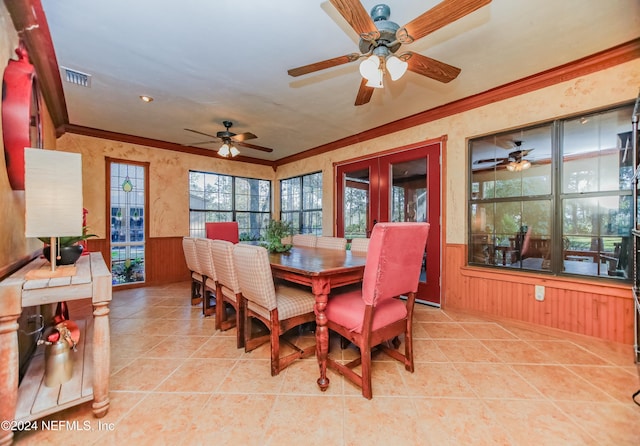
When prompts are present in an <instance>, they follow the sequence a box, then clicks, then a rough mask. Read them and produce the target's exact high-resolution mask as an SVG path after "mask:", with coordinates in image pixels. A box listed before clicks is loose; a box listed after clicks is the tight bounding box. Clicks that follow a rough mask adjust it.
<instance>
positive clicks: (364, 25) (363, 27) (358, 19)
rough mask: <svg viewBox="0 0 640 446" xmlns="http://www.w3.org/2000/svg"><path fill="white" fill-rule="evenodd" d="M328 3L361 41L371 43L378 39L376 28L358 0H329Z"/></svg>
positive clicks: (378, 34)
mask: <svg viewBox="0 0 640 446" xmlns="http://www.w3.org/2000/svg"><path fill="white" fill-rule="evenodd" d="M330 2H331V4H332V5H333V6H334V8H336V9H337V10H338V12H339V13H340V15H341V16H342V17H344V19H345V20H346V21H347V23H349V25H351V28H353V29H354V31H355V32H357V33H358V35H359V36H360V37H361V38H362V39H363V40H367V41H372V40H377V39H378V37H380V33H379V32H378V28H376V25H375V23H373V19H372V18H371V16H370V15H369V14H367V10H366V9H364V6H362V3H360V0H330Z"/></svg>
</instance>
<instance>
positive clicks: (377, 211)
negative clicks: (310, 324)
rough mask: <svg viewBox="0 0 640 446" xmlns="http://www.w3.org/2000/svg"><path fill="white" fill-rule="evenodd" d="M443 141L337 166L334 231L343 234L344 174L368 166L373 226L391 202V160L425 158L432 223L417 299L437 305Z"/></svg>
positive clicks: (429, 214) (370, 214) (428, 212)
mask: <svg viewBox="0 0 640 446" xmlns="http://www.w3.org/2000/svg"><path fill="white" fill-rule="evenodd" d="M441 151H442V142H441V141H439V140H438V141H437V142H433V141H431V142H429V143H421V144H419V145H415V144H414V145H411V146H407V147H403V148H400V149H398V150H394V151H393V152H387V153H383V154H380V155H379V156H377V157H375V158H368V159H365V160H358V161H354V162H353V163H342V164H340V165H338V166H336V169H335V172H336V175H335V178H336V235H337V236H339V237H342V236H344V206H343V204H344V202H343V199H344V174H345V173H346V172H351V171H354V170H361V169H364V168H368V169H369V175H370V176H369V179H370V189H369V199H370V202H369V222H368V224H369V226H368V227H367V230H370V229H371V228H372V227H373V222H374V220H376V221H388V216H389V212H390V209H389V203H390V198H389V197H390V196H389V194H390V188H389V181H390V178H389V176H390V170H391V169H390V166H391V165H392V164H396V163H401V162H405V161H412V160H418V159H421V158H423V159H425V161H426V163H427V184H426V188H427V197H428V205H427V221H428V222H429V223H430V224H431V229H430V230H429V238H428V240H427V265H426V267H427V268H426V269H427V282H426V283H424V282H420V286H419V288H418V299H420V300H422V301H425V302H428V303H432V304H436V305H439V304H440V302H441V299H440V295H441V291H440V265H441V261H440V258H441V251H442V250H441V248H442V242H441V224H440V221H441V195H442V194H441V181H440V158H441Z"/></svg>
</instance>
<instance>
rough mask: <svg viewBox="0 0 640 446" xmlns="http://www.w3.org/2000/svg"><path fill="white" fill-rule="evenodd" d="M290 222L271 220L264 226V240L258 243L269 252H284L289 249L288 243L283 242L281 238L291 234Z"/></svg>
mask: <svg viewBox="0 0 640 446" xmlns="http://www.w3.org/2000/svg"><path fill="white" fill-rule="evenodd" d="M292 232H293V230H292V225H291V222H289V221H279V220H271V221H270V222H269V223H268V224H267V227H266V228H265V233H264V241H263V242H262V243H260V244H261V245H262V246H264V247H265V248H267V250H268V251H269V252H285V251H289V250H290V249H291V245H290V244H283V243H282V239H284V238H287V237H289V236H291V234H292Z"/></svg>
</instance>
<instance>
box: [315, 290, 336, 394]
mask: <svg viewBox="0 0 640 446" xmlns="http://www.w3.org/2000/svg"><path fill="white" fill-rule="evenodd" d="M330 289H331V287H330V284H329V281H328V280H327V279H320V280H318V281H314V282H313V284H312V290H313V294H314V295H315V297H316V304H315V307H314V311H315V314H316V357H317V358H318V366H319V367H320V378H318V386H319V387H320V390H322V391H323V392H324V391H325V390H327V388H328V387H329V378H327V356H328V354H329V329H328V328H327V317H326V315H325V314H324V310H325V308H326V307H327V299H328V297H329V296H328V295H329V290H330Z"/></svg>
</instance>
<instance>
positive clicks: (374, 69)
mask: <svg viewBox="0 0 640 446" xmlns="http://www.w3.org/2000/svg"><path fill="white" fill-rule="evenodd" d="M379 68H380V58H379V57H378V56H375V55H373V56H369V57H367V58H366V59H365V60H363V61H362V62H360V74H361V75H362V77H364V78H365V79H367V80H371V79H372V78H375V77H376V76H378V74H377V73H378V71H379Z"/></svg>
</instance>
